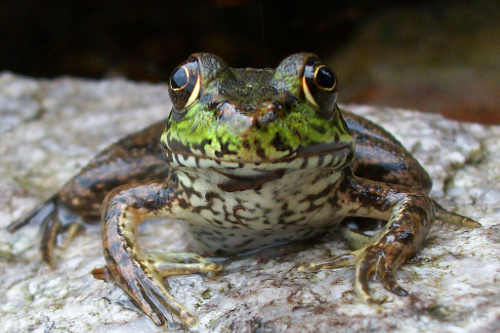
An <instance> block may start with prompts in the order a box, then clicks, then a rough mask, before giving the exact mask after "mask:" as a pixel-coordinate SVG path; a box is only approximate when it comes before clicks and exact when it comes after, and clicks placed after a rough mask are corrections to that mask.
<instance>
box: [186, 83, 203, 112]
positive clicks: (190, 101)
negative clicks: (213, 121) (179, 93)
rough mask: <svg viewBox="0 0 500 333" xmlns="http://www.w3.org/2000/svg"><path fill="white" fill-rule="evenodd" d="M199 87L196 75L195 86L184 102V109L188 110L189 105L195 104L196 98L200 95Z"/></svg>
mask: <svg viewBox="0 0 500 333" xmlns="http://www.w3.org/2000/svg"><path fill="white" fill-rule="evenodd" d="M200 86H201V83H200V75H198V77H197V78H196V84H195V85H194V88H193V92H192V93H191V95H190V96H189V99H188V101H187V102H186V105H185V108H186V109H188V108H189V107H191V105H192V104H193V103H194V102H196V100H197V99H198V96H199V95H200Z"/></svg>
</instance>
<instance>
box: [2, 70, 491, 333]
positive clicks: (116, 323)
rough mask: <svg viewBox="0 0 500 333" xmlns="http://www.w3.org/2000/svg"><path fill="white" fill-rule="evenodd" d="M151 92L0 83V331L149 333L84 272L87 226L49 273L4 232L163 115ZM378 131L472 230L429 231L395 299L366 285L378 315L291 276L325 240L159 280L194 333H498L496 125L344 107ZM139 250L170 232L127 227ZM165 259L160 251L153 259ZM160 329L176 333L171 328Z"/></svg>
mask: <svg viewBox="0 0 500 333" xmlns="http://www.w3.org/2000/svg"><path fill="white" fill-rule="evenodd" d="M170 105H171V104H170V101H169V99H168V95H167V92H166V87H165V86H164V85H150V84H137V83H131V82H127V81H124V80H110V81H88V80H76V79H72V78H60V79H56V80H32V79H29V78H23V77H19V76H16V75H13V74H9V73H3V74H2V75H0V155H1V161H0V193H1V194H2V195H1V196H0V228H1V232H0V276H1V278H0V331H1V332H26V331H33V332H88V331H93V332H104V331H105V332H137V331H151V332H154V331H160V329H158V328H157V327H155V326H154V324H152V322H151V321H150V320H149V318H147V317H146V316H144V315H143V314H141V313H140V312H138V311H137V310H135V308H134V307H133V305H131V303H130V302H129V301H128V299H127V297H126V295H125V294H124V293H123V292H122V291H121V290H119V289H118V288H117V287H116V286H114V285H112V284H107V283H104V282H102V281H98V280H94V279H93V278H92V276H91V274H90V271H91V270H92V269H93V268H95V267H100V266H103V265H104V259H103V256H102V253H101V251H102V250H101V245H100V235H99V228H95V227H94V228H88V229H87V230H86V231H85V232H84V233H82V234H81V235H79V236H78V237H77V238H76V239H75V240H74V241H73V242H72V243H71V244H70V245H69V246H68V248H67V249H65V250H62V249H58V250H57V251H56V267H55V268H54V269H49V268H48V267H47V266H46V265H45V264H43V263H42V262H41V261H40V256H39V250H38V243H39V240H40V239H39V235H38V226H36V225H28V226H26V227H24V228H23V229H21V230H20V231H18V232H16V233H14V234H9V233H8V232H7V231H6V230H5V227H6V226H7V225H8V224H9V223H10V222H12V221H13V220H15V219H17V218H19V217H21V216H22V215H23V214H24V213H26V212H28V211H29V210H30V209H32V208H33V207H34V206H35V205H36V204H37V203H39V202H40V201H41V200H43V198H46V197H48V196H50V195H51V194H52V193H54V192H56V191H57V189H58V188H59V187H60V186H61V185H62V183H63V182H64V181H66V180H67V179H69V178H70V177H71V175H72V174H74V173H76V172H77V170H78V169H79V168H80V167H81V166H83V165H84V164H85V163H86V161H88V160H89V159H90V158H91V157H92V156H93V155H94V154H96V153H97V152H98V151H99V150H101V149H102V148H104V147H106V146H107V145H108V144H110V143H111V142H113V141H114V140H116V139H118V138H119V137H121V136H123V135H124V134H125V133H129V132H132V131H135V130H138V129H140V128H141V127H143V126H146V125H147V124H149V123H152V122H154V121H156V120H158V119H161V118H164V117H165V116H166V115H167V114H168V112H169V109H170ZM345 107H346V108H348V109H351V110H353V111H354V112H356V113H358V114H361V115H363V116H366V117H368V118H370V119H372V120H374V121H375V122H377V123H379V124H382V125H383V126H384V127H386V128H387V129H388V130H389V131H390V132H392V133H393V134H394V135H395V136H396V137H398V138H399V139H400V140H401V141H402V142H403V143H404V144H405V145H406V146H407V148H408V149H409V150H410V151H412V152H413V153H414V154H415V156H416V157H417V158H418V159H419V160H420V161H421V163H422V164H423V165H424V167H425V168H426V169H427V170H428V171H429V173H430V174H431V176H432V178H433V179H434V188H433V191H432V192H431V196H432V197H433V198H435V199H437V200H438V201H439V202H440V203H442V204H443V205H444V206H445V207H448V208H450V209H451V210H453V211H457V212H459V213H461V214H464V215H468V216H470V217H472V218H474V219H477V220H478V221H479V222H481V223H482V225H483V228H482V229H476V230H468V229H463V228H457V227H454V226H450V225H441V224H436V225H435V226H434V227H433V228H432V231H431V233H430V235H429V237H428V239H427V243H426V246H425V248H424V249H423V250H422V251H421V253H420V254H419V255H418V256H417V257H416V258H415V259H413V260H412V261H410V262H409V263H407V264H405V265H403V267H402V268H401V269H400V270H399V271H398V273H397V274H396V277H397V279H398V281H399V282H400V283H401V284H402V285H403V286H404V287H405V288H406V289H407V290H408V291H410V296H409V297H397V296H394V295H392V294H390V293H388V292H387V291H385V290H384V289H383V287H382V286H381V284H380V283H377V282H375V281H374V282H372V286H373V290H374V295H375V297H376V298H377V299H379V300H383V301H384V302H383V303H384V304H383V307H382V310H381V311H376V310H375V309H373V308H371V307H370V306H368V305H365V304H362V303H360V302H359V301H358V299H357V298H356V296H355V295H354V292H353V284H352V282H353V270H352V269H351V268H344V269H338V270H323V271H318V272H312V273H303V272H299V271H297V269H296V267H297V266H298V264H299V263H304V262H307V261H314V260H321V259H326V258H327V257H328V256H329V255H330V254H333V255H337V254H341V253H344V252H346V251H347V247H346V245H345V244H344V243H343V242H342V241H341V240H340V239H339V238H337V237H336V236H325V237H324V238H323V239H321V240H316V241H309V242H303V243H300V244H290V245H285V246H282V247H279V248H272V249H268V250H265V251H262V252H259V253H257V254H254V255H248V256H240V257H236V258H231V259H230V260H227V262H226V266H225V269H224V270H223V271H222V272H221V273H220V274H219V275H218V276H203V275H189V276H180V277H174V278H169V281H168V282H169V286H170V288H171V290H172V293H173V295H175V297H176V298H178V299H179V300H180V301H181V302H182V303H184V304H185V305H186V307H187V308H188V309H189V310H190V311H192V312H193V313H195V314H196V315H197V316H198V318H199V320H200V323H199V325H198V327H196V328H195V329H194V330H197V331H199V332H228V331H231V332H254V331H255V332H257V331H259V332H284V331H286V332H327V331H328V332H337V331H338V332H358V331H385V332H399V331H404V332H422V331H434V332H436V331H440V332H477V331H481V332H498V331H499V330H500V223H499V220H500V207H499V205H498V203H499V202H500V185H499V183H500V153H499V152H500V127H485V126H481V125H477V124H468V123H458V122H454V121H449V120H445V119H444V118H442V117H440V116H437V115H432V114H423V113H419V112H414V111H405V110H396V109H384V108H374V107H369V106H353V105H351V106H345ZM140 234H141V241H142V244H143V245H144V246H145V247H148V248H160V247H163V248H164V247H165V244H168V245H167V248H166V250H175V251H182V250H185V249H186V248H188V245H187V244H189V242H188V241H187V240H186V238H187V236H186V235H185V233H184V232H183V230H182V227H181V225H180V224H179V223H177V222H175V221H157V222H151V223H147V224H145V225H144V226H143V227H142V228H141V229H140ZM164 249H165V248H164ZM170 329H171V330H172V331H184V328H183V327H181V326H178V327H175V326H173V327H171V328H170Z"/></svg>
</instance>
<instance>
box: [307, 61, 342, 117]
mask: <svg viewBox="0 0 500 333" xmlns="http://www.w3.org/2000/svg"><path fill="white" fill-rule="evenodd" d="M302 91H303V93H304V98H305V100H306V101H307V103H309V105H311V106H312V107H313V108H314V109H316V110H318V111H320V112H323V113H325V114H330V113H331V112H332V111H333V108H334V106H335V102H336V101H337V77H336V76H335V73H334V72H333V71H332V70H331V69H330V68H328V66H326V65H324V64H321V63H320V62H319V60H318V59H317V58H316V57H311V58H310V59H308V60H307V61H306V62H305V65H304V72H303V75H302Z"/></svg>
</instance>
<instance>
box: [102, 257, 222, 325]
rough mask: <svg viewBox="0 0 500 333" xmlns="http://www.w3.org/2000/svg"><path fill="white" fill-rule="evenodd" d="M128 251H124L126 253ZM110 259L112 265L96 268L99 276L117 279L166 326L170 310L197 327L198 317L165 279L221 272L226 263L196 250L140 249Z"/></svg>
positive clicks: (140, 306) (145, 310)
mask: <svg viewBox="0 0 500 333" xmlns="http://www.w3.org/2000/svg"><path fill="white" fill-rule="evenodd" d="M123 254H124V253H123ZM116 259H117V261H115V262H114V263H112V264H110V263H111V262H113V261H110V260H109V257H108V266H107V267H104V268H97V269H94V270H93V271H92V274H93V275H94V277H95V278H96V279H101V280H107V281H110V280H113V281H115V282H116V283H117V284H118V285H119V286H120V287H121V288H123V290H125V292H126V293H127V294H129V296H130V297H131V298H132V300H133V302H134V303H135V304H136V305H137V306H138V307H139V308H140V309H141V310H142V311H143V312H144V313H145V314H146V315H148V316H149V317H150V318H151V319H152V320H153V321H154V323H155V324H156V325H158V326H163V325H165V322H166V321H167V319H166V318H167V316H168V313H169V312H170V313H173V314H175V315H176V316H178V317H179V318H180V319H181V320H182V322H184V323H185V324H187V325H189V326H194V325H196V323H197V322H198V321H197V319H196V317H195V316H193V315H192V314H191V313H189V311H188V310H186V308H185V307H184V306H183V305H182V304H180V303H179V302H177V301H176V300H175V299H174V297H173V296H172V295H170V293H169V292H168V290H167V288H166V287H165V284H164V279H165V278H167V277H169V276H174V275H187V274H194V273H208V272H217V271H220V270H221V269H222V265H220V264H216V263H212V262H210V261H209V260H207V259H205V258H203V257H201V256H199V255H197V254H193V253H164V252H145V251H142V250H140V251H138V252H136V253H135V254H134V255H132V257H130V256H121V257H120V258H116Z"/></svg>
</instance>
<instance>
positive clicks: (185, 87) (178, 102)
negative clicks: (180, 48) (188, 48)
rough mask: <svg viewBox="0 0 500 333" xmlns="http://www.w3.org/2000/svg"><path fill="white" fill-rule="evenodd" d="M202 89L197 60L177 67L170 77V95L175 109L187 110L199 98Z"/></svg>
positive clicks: (178, 110) (179, 110)
mask: <svg viewBox="0 0 500 333" xmlns="http://www.w3.org/2000/svg"><path fill="white" fill-rule="evenodd" d="M200 89H201V80H200V73H199V66H198V62H197V61H189V62H187V63H185V64H184V65H181V66H179V67H177V68H176V69H175V70H174V71H173V73H172V76H171V77H170V85H169V91H168V92H169V95H170V99H171V100H172V103H173V104H174V110H175V111H177V112H181V113H182V112H186V111H187V110H188V109H189V108H190V107H191V106H193V104H194V103H195V102H196V101H197V100H198V97H199V95H200Z"/></svg>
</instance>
